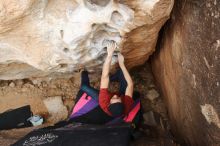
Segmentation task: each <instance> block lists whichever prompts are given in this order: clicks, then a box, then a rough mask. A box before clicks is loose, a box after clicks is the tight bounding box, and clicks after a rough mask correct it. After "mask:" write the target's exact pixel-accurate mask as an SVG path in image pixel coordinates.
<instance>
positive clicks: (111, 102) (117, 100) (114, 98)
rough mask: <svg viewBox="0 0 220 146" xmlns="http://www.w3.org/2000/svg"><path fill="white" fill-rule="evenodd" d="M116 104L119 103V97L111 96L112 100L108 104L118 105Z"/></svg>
mask: <svg viewBox="0 0 220 146" xmlns="http://www.w3.org/2000/svg"><path fill="white" fill-rule="evenodd" d="M118 102H121V97H119V96H118V95H114V96H112V98H111V100H110V104H113V103H118Z"/></svg>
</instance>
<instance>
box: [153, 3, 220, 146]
mask: <svg viewBox="0 0 220 146" xmlns="http://www.w3.org/2000/svg"><path fill="white" fill-rule="evenodd" d="M219 26H220V1H217V0H197V1H191V0H176V1H175V4H174V9H173V12H172V15H171V19H170V20H169V21H168V23H167V24H166V26H165V28H164V31H163V32H162V34H163V36H162V39H161V40H160V41H159V43H158V50H157V51H156V54H155V55H154V57H153V58H152V68H153V72H154V74H155V77H156V80H157V81H158V84H159V85H160V87H161V90H162V92H163V94H164V96H165V98H166V102H167V107H168V114H169V117H170V120H171V125H172V132H173V133H174V134H175V135H177V137H178V138H179V139H180V140H181V141H182V142H183V143H185V145H192V146H217V145H219V144H220V120H219V113H220V27H219Z"/></svg>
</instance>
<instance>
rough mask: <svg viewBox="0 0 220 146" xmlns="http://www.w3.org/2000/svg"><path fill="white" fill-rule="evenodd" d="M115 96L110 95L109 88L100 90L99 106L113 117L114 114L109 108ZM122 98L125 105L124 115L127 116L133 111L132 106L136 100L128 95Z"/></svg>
mask: <svg viewBox="0 0 220 146" xmlns="http://www.w3.org/2000/svg"><path fill="white" fill-rule="evenodd" d="M113 95H115V94H113V93H110V92H109V91H108V89H107V88H101V89H100V92H99V105H100V107H101V108H102V110H103V111H104V112H106V113H107V114H108V115H110V116H112V114H111V112H110V111H109V110H108V106H109V105H110V100H111V97H112V96H113ZM120 97H121V100H122V103H123V104H124V115H127V114H128V113H129V111H130V110H131V108H132V105H133V104H134V100H133V99H132V98H131V97H130V96H128V95H124V96H120Z"/></svg>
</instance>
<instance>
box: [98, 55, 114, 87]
mask: <svg viewBox="0 0 220 146" xmlns="http://www.w3.org/2000/svg"><path fill="white" fill-rule="evenodd" d="M111 61H112V54H108V56H107V57H106V59H105V62H104V65H103V68H102V77H101V86H100V88H108V84H109V70H110V66H111Z"/></svg>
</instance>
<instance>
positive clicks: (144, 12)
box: [0, 0, 174, 80]
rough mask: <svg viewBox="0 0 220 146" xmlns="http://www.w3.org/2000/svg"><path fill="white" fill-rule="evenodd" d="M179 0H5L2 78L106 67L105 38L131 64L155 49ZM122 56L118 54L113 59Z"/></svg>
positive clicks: (0, 25) (0, 27)
mask: <svg viewBox="0 0 220 146" xmlns="http://www.w3.org/2000/svg"><path fill="white" fill-rule="evenodd" d="M173 3H174V0H145V1H144V0H136V1H128V0H123V1H122V0H65V1H61V0H51V1H48V0H22V1H16V0H7V1H5V0H4V1H0V10H1V11H0V49H1V51H0V79H2V80H12V79H23V78H36V77H45V76H49V77H50V78H52V77H58V76H62V77H63V75H64V74H65V75H69V74H70V72H72V71H74V70H77V69H78V66H79V64H81V65H85V66H86V67H87V68H88V69H94V68H95V67H96V70H98V69H100V68H101V67H102V63H103V58H104V56H105V55H106V49H105V47H106V46H105V43H103V42H105V40H114V41H115V42H117V44H118V45H119V46H120V50H121V52H122V53H123V54H124V56H125V60H126V64H127V66H128V67H129V68H131V67H133V66H137V65H140V64H143V63H144V62H145V61H146V60H147V59H148V57H149V55H151V54H152V53H153V52H154V50H155V45H156V42H157V37H158V32H159V30H160V28H161V26H162V25H163V24H164V22H165V21H166V20H167V19H168V18H169V14H170V12H171V9H172V6H173ZM116 62H117V61H116V60H115V59H114V60H113V64H115V63H116Z"/></svg>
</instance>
